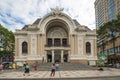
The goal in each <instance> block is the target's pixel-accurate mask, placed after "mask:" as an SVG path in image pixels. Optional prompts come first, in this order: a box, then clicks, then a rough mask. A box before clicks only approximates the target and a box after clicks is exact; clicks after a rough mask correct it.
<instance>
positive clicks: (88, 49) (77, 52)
mask: <svg viewBox="0 0 120 80" xmlns="http://www.w3.org/2000/svg"><path fill="white" fill-rule="evenodd" d="M51 10H52V11H51V12H50V13H49V14H47V15H45V16H44V17H43V18H41V19H37V20H36V21H35V22H34V23H33V24H32V25H26V26H24V27H23V29H21V30H16V32H15V61H23V62H24V61H27V62H29V63H33V62H35V61H38V62H42V60H43V59H44V62H53V63H54V62H61V63H63V62H75V63H76V62H77V63H84V64H88V62H89V61H96V60H97V52H96V50H97V49H96V48H97V46H96V31H95V30H90V29H89V28H87V27H86V26H82V25H80V24H79V23H78V22H77V21H76V20H74V19H71V17H69V16H68V15H66V14H65V13H63V12H62V9H59V8H56V9H51Z"/></svg>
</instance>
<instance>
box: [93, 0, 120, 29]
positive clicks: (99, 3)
mask: <svg viewBox="0 0 120 80" xmlns="http://www.w3.org/2000/svg"><path fill="white" fill-rule="evenodd" d="M94 4H95V18H96V27H97V28H98V27H100V26H102V25H103V24H104V23H106V22H109V21H111V20H113V19H116V17H117V15H118V14H120V0H96V1H95V3H94Z"/></svg>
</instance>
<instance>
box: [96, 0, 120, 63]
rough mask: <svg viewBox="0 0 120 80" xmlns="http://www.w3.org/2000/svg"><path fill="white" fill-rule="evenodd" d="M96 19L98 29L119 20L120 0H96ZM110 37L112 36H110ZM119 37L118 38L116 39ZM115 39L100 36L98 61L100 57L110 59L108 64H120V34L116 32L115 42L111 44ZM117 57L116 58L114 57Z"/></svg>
mask: <svg viewBox="0 0 120 80" xmlns="http://www.w3.org/2000/svg"><path fill="white" fill-rule="evenodd" d="M94 5H95V18H96V28H97V29H99V27H100V26H102V25H104V23H107V22H109V21H112V20H114V19H117V15H118V14H120V0H96V1H95V3H94ZM109 35H110V34H109ZM116 36H117V37H116ZM112 38H113V37H109V38H108V37H105V36H104V35H103V36H100V37H99V38H98V41H97V43H98V44H99V45H98V48H97V49H98V50H97V51H98V52H97V53H98V59H100V58H99V57H101V56H102V57H103V58H105V55H106V58H108V59H107V60H108V63H112V64H113V63H118V62H120V56H119V54H120V35H119V32H115V36H114V38H115V40H114V41H113V42H111V41H110V40H111V39H112ZM114 55H116V56H114Z"/></svg>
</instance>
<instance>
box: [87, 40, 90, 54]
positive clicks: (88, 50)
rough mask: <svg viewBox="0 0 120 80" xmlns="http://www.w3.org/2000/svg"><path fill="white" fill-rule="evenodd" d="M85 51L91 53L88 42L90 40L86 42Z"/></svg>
mask: <svg viewBox="0 0 120 80" xmlns="http://www.w3.org/2000/svg"><path fill="white" fill-rule="evenodd" d="M86 53H87V54H90V53H91V44H90V42H86Z"/></svg>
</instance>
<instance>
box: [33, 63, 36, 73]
mask: <svg viewBox="0 0 120 80" xmlns="http://www.w3.org/2000/svg"><path fill="white" fill-rule="evenodd" d="M33 68H34V71H37V62H35V63H34V65H33Z"/></svg>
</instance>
